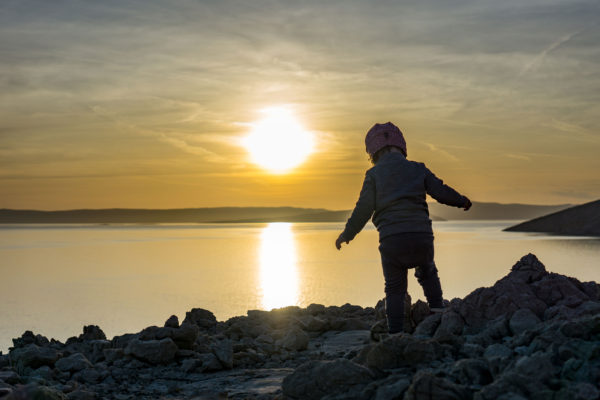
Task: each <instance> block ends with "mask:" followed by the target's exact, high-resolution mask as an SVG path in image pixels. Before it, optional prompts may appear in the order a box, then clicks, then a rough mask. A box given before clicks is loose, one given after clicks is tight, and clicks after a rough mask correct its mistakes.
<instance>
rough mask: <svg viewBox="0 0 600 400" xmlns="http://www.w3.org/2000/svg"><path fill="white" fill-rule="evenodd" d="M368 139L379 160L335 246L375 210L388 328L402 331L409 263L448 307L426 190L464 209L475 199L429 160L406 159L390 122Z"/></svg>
mask: <svg viewBox="0 0 600 400" xmlns="http://www.w3.org/2000/svg"><path fill="white" fill-rule="evenodd" d="M365 144H366V148H367V153H368V154H369V158H370V160H371V162H372V163H373V164H374V166H373V168H371V169H369V170H368V171H367V173H366V175H365V180H364V182H363V187H362V190H361V192H360V197H359V199H358V202H357V203H356V207H355V208H354V211H353V212H352V215H351V216H350V218H349V219H348V222H347V223H346V228H345V229H344V231H343V232H342V233H341V234H340V236H339V237H338V238H337V240H336V241H335V246H336V247H337V249H338V250H339V249H340V248H341V247H342V242H346V243H349V242H350V241H351V240H352V239H354V237H355V236H356V235H357V234H358V232H360V231H361V229H362V228H363V227H364V226H365V224H366V223H367V221H368V220H369V218H371V216H373V224H374V225H375V226H376V227H377V230H378V231H379V252H380V253H381V264H382V266H383V276H384V278H385V295H386V296H385V311H386V315H387V322H388V329H389V332H390V333H397V332H402V331H403V321H404V297H405V295H406V283H407V281H406V279H407V278H406V276H407V269H408V268H413V267H414V268H415V276H416V277H417V280H418V281H419V283H420V284H421V286H422V287H423V292H424V293H425V297H426V298H427V302H428V303H429V307H430V308H431V309H432V311H441V309H442V308H443V302H442V301H443V300H442V287H441V285H440V279H439V277H438V271H437V268H436V267H435V263H434V262H433V231H432V229H431V220H430V219H429V210H428V208H427V202H426V201H425V198H426V194H429V195H430V196H431V197H433V198H434V199H435V200H437V201H438V202H440V203H442V204H447V205H449V206H454V207H460V208H464V210H465V211H467V210H468V209H469V208H471V201H470V200H469V199H468V198H467V197H465V196H462V195H460V194H459V193H458V192H457V191H456V190H454V189H452V188H451V187H449V186H447V185H444V183H443V182H442V181H441V180H440V179H439V178H437V177H436V176H435V175H434V174H433V173H432V172H431V171H429V169H427V167H426V166H425V164H423V163H418V162H415V161H409V160H407V159H406V142H405V140H404V136H403V135H402V132H401V131H400V129H398V127H397V126H395V125H394V124H392V123H391V122H388V123H385V124H375V125H374V126H373V127H372V128H371V129H370V130H369V132H367V136H366V138H365Z"/></svg>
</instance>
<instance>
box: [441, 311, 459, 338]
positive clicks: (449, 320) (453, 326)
mask: <svg viewBox="0 0 600 400" xmlns="http://www.w3.org/2000/svg"><path fill="white" fill-rule="evenodd" d="M463 326H464V321H463V319H462V317H461V316H460V315H459V314H458V313H456V312H454V311H447V312H445V313H443V314H442V319H441V321H440V325H439V326H438V328H437V330H436V331H435V334H434V335H433V337H434V338H436V339H439V338H446V337H448V336H455V335H460V334H462V330H463Z"/></svg>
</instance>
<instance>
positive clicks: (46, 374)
mask: <svg viewBox="0 0 600 400" xmlns="http://www.w3.org/2000/svg"><path fill="white" fill-rule="evenodd" d="M30 376H37V377H40V378H42V379H44V380H46V381H49V380H51V379H53V378H54V371H53V370H52V368H50V367H49V366H47V365H43V366H41V367H39V368H38V369H36V370H33V372H32V373H31V375H30ZM0 379H1V378H0ZM5 382H6V381H5ZM9 383H10V382H9Z"/></svg>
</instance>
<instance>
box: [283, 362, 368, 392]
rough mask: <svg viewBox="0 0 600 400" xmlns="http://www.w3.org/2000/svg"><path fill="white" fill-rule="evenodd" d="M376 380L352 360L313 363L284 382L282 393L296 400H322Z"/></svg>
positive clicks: (309, 363) (298, 370) (287, 377)
mask: <svg viewBox="0 0 600 400" xmlns="http://www.w3.org/2000/svg"><path fill="white" fill-rule="evenodd" d="M373 378H374V375H373V373H372V372H371V371H369V369H367V368H365V367H363V366H362V365H359V364H356V363H354V362H352V361H350V360H346V359H338V360H334V361H309V362H307V363H305V364H302V365H301V366H300V367H298V368H297V369H296V370H295V371H294V372H293V373H292V374H290V375H288V376H286V377H285V378H284V380H283V384H282V389H283V393H284V395H286V396H288V397H290V398H292V399H306V400H311V399H321V398H322V397H324V396H326V395H330V396H333V395H336V394H341V393H346V392H348V391H351V390H355V389H356V388H359V387H362V385H364V384H367V383H369V382H370V381H371V380H373Z"/></svg>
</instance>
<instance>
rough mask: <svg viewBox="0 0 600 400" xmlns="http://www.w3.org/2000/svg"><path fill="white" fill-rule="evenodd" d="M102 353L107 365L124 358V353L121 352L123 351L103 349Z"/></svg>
mask: <svg viewBox="0 0 600 400" xmlns="http://www.w3.org/2000/svg"><path fill="white" fill-rule="evenodd" d="M102 353H103V354H104V358H105V359H106V362H109V363H113V362H115V361H117V360H118V359H120V358H123V357H124V356H125V352H124V351H123V349H120V348H119V349H104V350H103V351H102Z"/></svg>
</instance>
